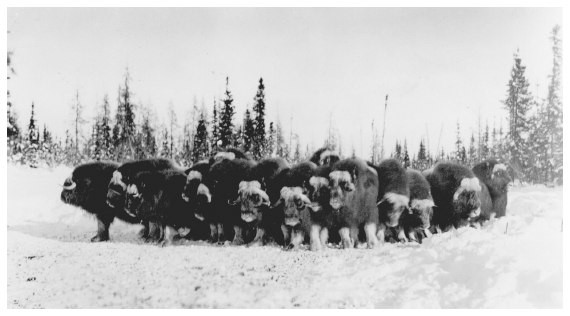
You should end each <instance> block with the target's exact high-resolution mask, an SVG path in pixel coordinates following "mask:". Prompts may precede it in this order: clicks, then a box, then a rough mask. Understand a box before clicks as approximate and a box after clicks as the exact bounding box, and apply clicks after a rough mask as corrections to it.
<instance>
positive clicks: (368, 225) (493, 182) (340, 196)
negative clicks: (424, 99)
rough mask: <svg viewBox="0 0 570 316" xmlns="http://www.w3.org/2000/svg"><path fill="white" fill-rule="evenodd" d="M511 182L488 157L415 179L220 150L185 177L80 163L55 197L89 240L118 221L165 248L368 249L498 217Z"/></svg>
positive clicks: (160, 166)
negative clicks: (196, 244)
mask: <svg viewBox="0 0 570 316" xmlns="http://www.w3.org/2000/svg"><path fill="white" fill-rule="evenodd" d="M510 181H511V179H510V177H509V174H508V172H507V167H506V166H505V165H504V164H501V163H499V162H497V161H496V160H494V159H491V160H488V161H485V162H481V163H479V164H478V165H476V166H475V167H474V168H473V169H472V170H470V169H468V168H466V167H464V166H461V165H458V164H455V163H452V162H439V163H437V164H435V165H434V166H433V167H432V168H431V169H428V170H425V171H424V172H422V173H420V172H419V171H416V170H406V169H405V168H404V167H403V166H402V165H401V164H400V163H399V162H398V161H397V160H394V159H385V160H383V161H381V162H380V163H379V164H378V165H374V164H372V163H370V162H366V161H364V160H362V159H359V158H348V159H342V160H341V159H340V158H339V156H338V155H336V154H335V153H333V152H331V151H330V150H327V149H320V150H318V151H317V152H315V154H314V155H313V156H312V158H311V159H310V160H309V161H305V162H301V163H298V164H297V165H294V166H290V165H289V164H288V163H287V162H286V161H285V160H284V159H282V158H280V157H272V158H264V159H261V160H260V161H255V160H254V159H252V158H251V157H250V156H249V155H246V154H244V153H243V152H241V151H239V150H236V149H227V150H224V151H221V152H218V153H217V154H216V155H215V156H214V157H212V158H211V159H209V160H205V161H201V162H198V163H196V164H194V165H193V166H192V167H191V168H188V169H186V170H184V169H182V168H181V167H179V166H178V165H177V164H175V163H174V162H172V161H171V160H168V159H149V160H141V161H132V162H127V163H124V164H122V165H119V164H117V163H114V162H92V163H86V164H83V165H80V166H78V167H76V168H75V170H74V171H73V173H72V174H71V176H70V177H69V178H67V179H66V180H65V182H64V185H63V191H62V193H61V199H62V201H63V202H65V203H67V204H71V205H75V206H78V207H80V208H82V209H84V210H85V211H87V212H89V213H91V214H93V215H95V217H96V218H97V235H95V237H93V238H92V239H91V241H106V240H109V226H110V225H111V223H112V222H113V221H114V220H115V218H119V219H120V220H123V221H125V222H128V223H137V224H138V223H140V224H142V225H143V226H144V228H143V229H142V230H141V232H140V233H139V235H140V237H141V238H143V239H144V240H145V241H148V242H158V243H159V244H160V245H163V246H167V245H169V244H171V243H172V242H173V240H174V239H175V238H186V239H190V240H207V241H209V242H211V243H218V244H224V243H225V242H231V244H232V245H242V244H247V245H249V246H253V245H265V244H268V243H271V244H277V245H280V246H282V247H284V248H285V249H297V248H299V247H300V245H302V244H304V243H306V244H308V245H309V247H310V249H311V250H321V249H324V248H326V247H328V246H330V245H332V244H338V245H339V246H340V247H341V248H353V247H356V246H357V245H358V243H365V244H366V245H367V246H368V247H369V248H373V247H375V246H376V245H377V244H379V243H384V242H408V241H415V242H418V243H421V242H422V239H423V238H426V237H429V236H431V235H432V234H434V233H437V232H445V231H447V230H449V229H451V228H453V227H455V228H458V227H461V226H472V227H476V228H477V227H480V225H481V224H482V223H483V222H484V221H486V220H488V219H490V218H492V217H500V216H503V215H505V210H506V205H507V189H508V184H509V182H510Z"/></svg>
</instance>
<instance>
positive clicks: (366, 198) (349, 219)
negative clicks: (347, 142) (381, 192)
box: [329, 158, 378, 248]
mask: <svg viewBox="0 0 570 316" xmlns="http://www.w3.org/2000/svg"><path fill="white" fill-rule="evenodd" d="M329 181H330V183H329V187H330V190H331V193H330V205H331V207H332V208H333V209H334V210H337V211H338V220H339V223H338V224H339V227H340V229H339V234H340V238H341V245H342V247H343V248H352V247H354V245H355V244H356V243H357V242H358V230H359V228H360V227H363V228H364V232H365V234H366V242H367V243H368V246H369V247H370V248H373V247H374V246H375V245H376V244H377V243H378V239H377V238H376V229H377V226H378V209H377V208H376V200H377V197H378V174H377V172H376V170H374V168H371V167H369V166H368V165H367V164H366V162H365V161H364V160H362V159H358V158H350V159H345V160H341V161H338V162H337V163H335V164H334V165H333V166H332V171H331V173H330V174H329Z"/></svg>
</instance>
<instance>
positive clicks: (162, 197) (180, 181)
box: [125, 170, 196, 246]
mask: <svg viewBox="0 0 570 316" xmlns="http://www.w3.org/2000/svg"><path fill="white" fill-rule="evenodd" d="M130 182H131V184H129V186H128V187H127V197H126V201H125V210H126V211H128V212H129V213H130V214H131V215H132V216H133V217H137V218H140V219H142V220H144V221H148V222H149V223H152V224H154V225H151V227H158V228H159V229H160V230H161V231H163V232H164V234H160V235H163V236H164V240H163V242H162V245H163V246H168V245H170V244H172V241H173V237H174V236H175V235H176V234H177V231H178V229H182V228H188V227H193V226H194V225H193V222H195V221H196V219H195V217H194V212H193V211H192V210H191V209H190V208H189V206H188V203H187V202H186V201H184V199H183V198H182V192H183V190H184V185H185V184H186V174H184V173H183V172H180V171H175V170H163V171H146V172H139V173H137V174H136V175H135V176H134V177H133V178H131V179H130Z"/></svg>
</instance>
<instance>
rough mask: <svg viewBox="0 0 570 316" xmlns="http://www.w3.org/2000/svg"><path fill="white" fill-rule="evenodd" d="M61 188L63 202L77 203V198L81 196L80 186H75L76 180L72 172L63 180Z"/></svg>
mask: <svg viewBox="0 0 570 316" xmlns="http://www.w3.org/2000/svg"><path fill="white" fill-rule="evenodd" d="M62 188H63V190H62V191H61V200H62V201H63V202H64V203H67V204H71V205H79V201H78V200H79V199H80V197H81V193H80V192H79V191H80V190H81V186H80V187H79V188H78V187H77V182H75V181H74V179H73V174H71V175H70V176H69V177H68V178H67V179H65V181H64V182H63V186H62Z"/></svg>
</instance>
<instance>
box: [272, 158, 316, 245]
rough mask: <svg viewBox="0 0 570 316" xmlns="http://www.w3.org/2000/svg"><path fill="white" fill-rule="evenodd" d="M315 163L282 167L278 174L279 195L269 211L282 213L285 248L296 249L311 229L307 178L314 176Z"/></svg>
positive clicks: (307, 162) (308, 162) (306, 237)
mask: <svg viewBox="0 0 570 316" xmlns="http://www.w3.org/2000/svg"><path fill="white" fill-rule="evenodd" d="M316 169H317V165H315V164H314V163H312V162H310V161H306V162H301V163H299V164H297V165H295V166H293V167H292V168H290V169H284V170H283V171H282V172H281V173H280V174H279V176H278V178H279V179H278V180H276V181H279V183H280V185H279V186H280V187H281V190H280V197H279V200H278V202H277V203H276V204H275V205H274V206H272V208H271V210H270V212H272V213H276V214H283V221H282V222H281V231H282V232H283V242H284V246H286V247H287V249H296V248H298V247H299V245H300V244H301V243H303V242H304V241H305V239H308V237H309V231H310V229H311V221H310V215H309V207H310V204H311V201H310V200H309V197H308V195H307V194H308V192H309V187H310V184H309V180H310V179H311V177H313V176H314V174H315V170H316Z"/></svg>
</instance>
